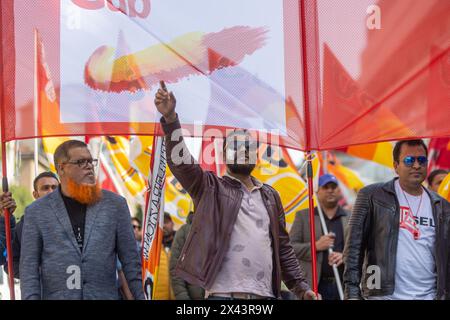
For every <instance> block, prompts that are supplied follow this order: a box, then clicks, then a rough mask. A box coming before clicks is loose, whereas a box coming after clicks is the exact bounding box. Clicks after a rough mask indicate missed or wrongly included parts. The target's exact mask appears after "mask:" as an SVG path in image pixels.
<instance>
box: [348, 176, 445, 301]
mask: <svg viewBox="0 0 450 320" xmlns="http://www.w3.org/2000/svg"><path fill="white" fill-rule="evenodd" d="M394 181H395V179H394V180H391V181H389V182H387V183H378V184H373V185H370V186H367V187H365V188H363V189H361V190H360V192H359V194H358V197H357V199H356V203H355V206H354V208H353V213H352V215H351V217H350V220H349V223H348V226H349V230H348V233H347V238H346V241H345V249H344V263H345V271H344V293H345V298H346V299H361V298H362V296H361V289H360V284H361V288H362V295H363V296H364V297H368V296H383V295H390V294H393V293H394V288H395V264H396V256H397V242H398V232H399V224H400V208H399V207H400V206H399V203H398V200H397V197H396V194H395V188H394ZM427 193H428V195H429V196H430V199H431V206H432V210H433V217H434V221H435V222H436V241H435V257H436V269H437V297H436V299H450V294H449V290H450V261H449V251H450V235H449V233H450V228H449V225H450V204H449V202H447V201H446V200H445V199H443V198H441V197H440V196H439V195H437V194H436V193H434V192H432V191H428V190H427ZM370 266H378V267H379V268H380V270H379V271H380V276H381V277H380V278H381V283H380V288H379V289H376V288H372V286H371V285H370V284H371V283H373V281H372V279H373V277H372V278H371V276H372V275H373V274H374V271H373V269H372V268H371V267H370ZM368 268H369V269H368ZM368 283H369V286H368Z"/></svg>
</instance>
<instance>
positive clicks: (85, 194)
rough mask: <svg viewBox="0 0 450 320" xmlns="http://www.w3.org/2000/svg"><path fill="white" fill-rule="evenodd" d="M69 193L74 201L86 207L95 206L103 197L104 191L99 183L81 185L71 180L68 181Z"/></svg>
mask: <svg viewBox="0 0 450 320" xmlns="http://www.w3.org/2000/svg"><path fill="white" fill-rule="evenodd" d="M67 193H68V196H69V197H71V198H72V199H75V200H76V201H78V202H79V203H82V204H86V205H91V204H94V203H96V202H97V201H99V200H100V199H101V197H102V189H101V188H100V184H99V183H98V182H97V183H96V184H86V183H82V184H79V183H76V182H75V181H74V180H72V179H70V178H69V179H68V180H67Z"/></svg>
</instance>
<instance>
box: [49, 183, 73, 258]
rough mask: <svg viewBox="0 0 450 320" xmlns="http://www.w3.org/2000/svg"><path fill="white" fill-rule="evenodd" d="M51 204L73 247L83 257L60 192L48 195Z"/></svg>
mask: <svg viewBox="0 0 450 320" xmlns="http://www.w3.org/2000/svg"><path fill="white" fill-rule="evenodd" d="M48 198H49V200H50V201H49V203H50V205H51V207H52V209H53V212H54V213H55V215H56V218H57V219H58V221H59V223H60V224H61V225H62V227H63V228H64V231H65V232H66V234H67V236H68V238H69V239H70V241H71V242H72V245H73V246H74V247H75V249H76V250H77V252H78V254H80V255H81V252H80V249H79V248H78V244H77V240H76V239H75V235H74V233H73V229H72V223H71V222H70V219H69V214H68V213H67V209H66V205H65V204H64V200H63V198H62V195H61V192H60V191H59V190H55V191H54V192H52V193H50V194H49V195H48Z"/></svg>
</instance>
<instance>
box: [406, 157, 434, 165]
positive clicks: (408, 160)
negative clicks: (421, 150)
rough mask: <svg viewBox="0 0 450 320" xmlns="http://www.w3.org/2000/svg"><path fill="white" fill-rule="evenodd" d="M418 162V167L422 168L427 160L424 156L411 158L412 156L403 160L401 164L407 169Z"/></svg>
mask: <svg viewBox="0 0 450 320" xmlns="http://www.w3.org/2000/svg"><path fill="white" fill-rule="evenodd" d="M416 159H417V162H419V165H421V166H424V165H426V164H427V163H428V159H427V157H425V156H418V157H413V156H407V157H405V158H403V163H404V164H405V166H407V167H412V166H413V165H414V163H415V162H416Z"/></svg>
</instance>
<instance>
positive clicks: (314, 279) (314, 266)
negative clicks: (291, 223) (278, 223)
mask: <svg viewBox="0 0 450 320" xmlns="http://www.w3.org/2000/svg"><path fill="white" fill-rule="evenodd" d="M306 161H307V174H308V198H309V199H308V200H309V231H310V233H311V262H312V263H311V264H312V266H311V267H312V286H313V291H314V292H315V293H316V295H317V294H318V287H317V254H316V228H315V223H314V186H313V168H312V163H311V162H312V157H311V153H310V152H307V153H306Z"/></svg>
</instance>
